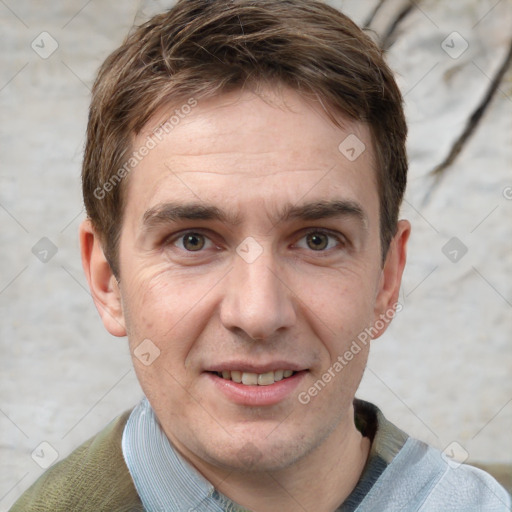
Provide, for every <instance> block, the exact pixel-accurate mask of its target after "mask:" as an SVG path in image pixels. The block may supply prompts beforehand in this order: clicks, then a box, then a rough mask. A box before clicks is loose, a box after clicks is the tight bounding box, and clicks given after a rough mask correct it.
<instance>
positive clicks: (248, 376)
mask: <svg viewBox="0 0 512 512" xmlns="http://www.w3.org/2000/svg"><path fill="white" fill-rule="evenodd" d="M215 373H216V375H218V376H219V377H221V378H223V379H225V380H231V381H233V382H236V383H237V384H244V385H246V386H270V385H272V384H274V383H276V382H279V381H281V380H283V379H287V378H289V377H291V376H292V375H293V374H294V373H295V372H294V371H293V370H274V371H268V372H265V373H252V372H242V371H238V370H223V371H221V372H215Z"/></svg>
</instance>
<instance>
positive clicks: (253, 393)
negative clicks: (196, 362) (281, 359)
mask: <svg viewBox="0 0 512 512" xmlns="http://www.w3.org/2000/svg"><path fill="white" fill-rule="evenodd" d="M288 364H289V363H288ZM240 368H241V367H240V366H238V367H236V368H235V367H233V370H235V369H240ZM245 368H249V367H248V366H245ZM253 368H254V367H253ZM257 368H258V369H257V370H250V369H247V370H244V371H248V372H249V371H252V372H254V373H265V370H264V368H265V367H259V366H258V367H257ZM262 368H263V369H262ZM266 368H269V369H268V370H266V371H270V369H276V367H275V366H274V363H273V365H272V367H268V366H267V367H266ZM280 368H283V367H280ZM284 368H286V369H287V370H288V369H289V370H291V369H292V368H290V367H289V366H284ZM223 369H224V370H229V367H226V366H223ZM215 371H221V370H211V371H210V370H208V371H207V372H206V373H205V374H204V375H205V376H206V378H207V379H209V381H210V382H211V384H212V385H213V386H214V387H215V389H216V390H217V391H219V392H220V393H222V394H223V395H224V396H225V397H226V398H227V399H228V400H229V401H230V402H233V403H235V404H237V405H245V406H252V407H256V406H270V405H276V404H278V403H279V402H282V401H283V400H285V399H286V398H288V397H289V396H290V395H292V394H293V392H294V391H295V390H296V389H297V387H298V386H299V384H300V383H301V381H302V379H303V378H304V377H305V376H306V374H307V373H308V370H294V371H295V372H296V373H294V374H293V375H292V376H291V377H288V378H286V379H283V380H280V381H278V382H274V384H270V385H268V386H246V385H245V384H239V383H237V382H233V381H232V380H227V379H223V378H222V377H219V376H218V375H216V374H215V373H211V372H215Z"/></svg>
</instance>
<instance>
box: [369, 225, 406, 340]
mask: <svg viewBox="0 0 512 512" xmlns="http://www.w3.org/2000/svg"><path fill="white" fill-rule="evenodd" d="M410 234H411V224H410V223H409V221H407V220H401V221H399V222H398V227H397V232H396V234H395V236H394V237H393V240H392V241H391V244H390V246H389V249H388V253H387V256H386V261H385V262H384V266H383V268H382V272H381V276H380V281H379V285H378V289H377V297H376V300H375V309H374V317H375V318H374V323H375V324H376V326H377V325H382V328H381V329H376V330H377V331H378V332H377V333H376V335H375V336H374V338H378V337H379V336H381V335H382V334H383V333H384V332H385V331H386V329H387V327H388V325H389V324H390V323H391V320H392V319H393V317H394V315H395V309H396V305H397V303H398V296H399V293H400V284H401V282H402V274H403V271H404V267H405V262H406V257H407V241H408V240H409V235H410ZM383 318H384V319H388V321H382V319H383ZM379 319H380V320H381V321H380V322H377V320H379Z"/></svg>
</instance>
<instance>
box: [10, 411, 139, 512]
mask: <svg viewBox="0 0 512 512" xmlns="http://www.w3.org/2000/svg"><path fill="white" fill-rule="evenodd" d="M130 413H131V411H126V412H125V413H124V414H122V415H121V416H119V417H118V418H116V419H115V420H113V421H112V422H111V423H110V424H109V425H108V426H107V427H106V428H105V429H104V430H102V431H101V432H99V433H98V434H96V435H95V436H94V437H92V438H91V439H89V440H88V441H86V442H85V443H84V444H82V445H81V446H80V447H79V448H77V449H76V450H75V451H73V452H72V453H71V455H69V456H68V457H67V458H66V459H64V460H62V461H61V462H59V463H57V464H55V465H54V466H52V467H51V468H50V469H48V470H47V471H46V472H45V473H44V474H43V475H42V476H41V477H40V478H39V479H38V480H37V481H36V482H35V483H34V484H33V485H32V486H31V487H30V488H29V489H28V490H27V491H26V492H25V493H24V494H23V495H22V496H21V497H20V498H19V500H18V501H17V502H16V503H15V504H14V506H13V507H12V508H11V510H10V512H49V511H51V512H71V511H72V512H139V511H144V507H143V506H142V503H141V501H140V498H139V496H138V494H137V491H136V489H135V486H134V484H133V480H132V478H131V476H130V473H129V471H128V468H127V466H126V463H125V462H124V458H123V452H122V448H121V439H122V436H123V430H124V426H125V424H126V422H127V420H128V417H129V416H130Z"/></svg>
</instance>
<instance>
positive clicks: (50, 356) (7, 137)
mask: <svg viewBox="0 0 512 512" xmlns="http://www.w3.org/2000/svg"><path fill="white" fill-rule="evenodd" d="M330 3H332V4H333V5H335V6H337V7H341V8H342V9H343V10H344V11H345V12H346V13H347V14H349V15H351V16H353V17H354V19H355V20H356V21H357V22H358V23H363V22H364V20H366V19H367V17H368V15H369V13H370V12H371V11H372V10H373V8H374V7H375V6H376V5H377V4H378V2H376V1H364V2H362V1H356V0H351V1H345V2H336V1H332V2H330ZM405 3H406V2H400V1H394V0H388V1H387V2H385V3H384V4H383V7H382V9H381V11H380V12H379V13H378V14H377V16H376V17H375V19H374V21H373V25H372V27H373V28H374V29H375V30H376V32H378V33H381V34H382V33H383V32H385V30H386V27H387V26H389V23H390V21H391V20H392V19H393V18H394V16H395V15H396V14H397V13H398V12H399V11H400V9H401V8H402V7H403V5H404V4H405ZM159 4H160V3H159V2H149V1H147V2H145V3H144V4H143V5H142V7H141V6H140V5H138V3H137V2H136V1H134V0H131V1H125V2H122V3H121V2H106V1H99V0H93V1H89V2H86V1H84V0H69V1H68V2H65V6H63V5H62V3H55V4H52V5H46V6H45V7H44V9H43V8H41V7H38V6H39V4H38V3H37V2H35V1H34V0H32V1H26V2H18V3H15V2H12V1H8V0H6V1H5V2H0V23H1V26H2V29H1V33H2V36H1V37H2V49H3V51H2V52H0V112H1V116H2V118H1V123H0V144H1V146H0V147H1V155H2V158H1V163H0V180H1V181H0V226H1V241H2V250H1V251H0V308H1V309H0V315H1V323H0V343H1V347H2V352H1V353H2V357H1V358H0V368H1V376H0V381H1V383H0V431H1V435H0V443H1V444H0V461H1V462H0V465H1V468H2V469H1V471H0V475H1V476H0V511H5V510H8V508H9V506H10V505H11V504H12V503H13V501H14V500H15V499H16V497H17V496H18V495H19V494H20V493H21V492H22V491H23V490H24V489H25V488H27V487H28V485H29V484H30V483H31V482H32V481H34V480H35V479H36V478H37V477H38V476H39V475H40V474H41V473H42V471H43V469H41V468H40V467H39V466H38V465H37V464H36V463H35V462H34V460H33V459H32V458H31V453H32V451H33V450H34V449H35V448H36V447H37V446H39V444H40V443H41V442H43V441H46V442H48V443H50V445H51V446H52V447H54V449H55V450H56V451H57V452H58V454H59V456H60V457H63V456H65V455H66V454H67V453H68V452H69V451H71V449H72V448H74V447H75V446H77V445H78V444H79V443H80V442H81V441H83V440H85V439H86V438H88V437H89V436H90V435H92V434H93V433H95V432H96V431H98V430H99V429H100V428H101V427H102V426H103V425H105V424H106V423H107V422H108V421H109V420H110V419H112V418H113V417H114V416H115V415H117V414H118V413H119V412H121V411H123V410H125V409H127V408H129V407H131V406H132V405H133V404H134V403H135V402H136V401H137V400H138V399H139V397H140V396H141V392H140V389H139V387H138V384H137V381H136V378H135V375H134V373H133V371H132V369H131V362H130V358H129V354H128V350H127V343H126V340H125V339H116V338H113V337H111V336H110V335H109V334H107V333H106V331H105V330H104V329H103V326H102V324H101V322H100V320H99V317H98V315H97V313H96V310H95V308H94V306H93V303H92V300H91V297H90V296H89V292H88V289H87V284H86V281H85V279H84V277H83V275H82V269H81V264H80V259H79V251H78V242H77V227H78V225H79V222H80V220H81V219H82V218H83V211H82V203H81V193H80V183H79V172H80V162H81V157H82V146H83V142H84V132H85V126H86V116H87V107H88V102H89V94H90V91H89V88H90V86H91V83H92V80H93V77H94V74H95V71H96V69H97V68H98V66H99V65H100V63H101V62H102V61H103V59H104V58H105V57H106V56H107V54H108V53H109V52H110V51H112V50H113V49H114V48H115V47H116V46H118V45H119V44H120V42H121V41H122V39H123V37H124V35H125V34H126V32H127V30H128V28H129V27H130V26H131V24H132V23H133V20H134V19H135V18H136V17H137V19H140V18H141V17H143V16H144V15H145V14H149V13H150V12H151V11H152V10H154V9H155V7H154V6H155V5H156V6H157V7H158V5H159ZM418 5H419V6H418V7H413V8H412V9H411V11H410V12H409V14H408V16H406V17H405V18H404V20H403V22H402V23H401V24H400V25H399V26H398V27H397V29H396V31H395V32H394V39H396V41H395V42H394V44H392V46H391V48H390V50H389V61H390V63H391V65H392V67H393V68H394V69H395V70H396V71H397V73H398V74H399V81H400V85H401V87H402V89H403V91H404V94H405V100H406V106H407V114H408V117H409V124H410V138H409V152H410V158H411V168H410V178H409V189H408V193H407V198H406V202H405V204H404V209H403V216H404V217H406V218H408V219H410V220H411V222H412V224H413V236H412V239H411V243H410V253H409V263H408V268H407V271H406V273H405V277H404V283H403V289H402V293H401V302H402V304H403V306H404V308H403V311H402V312H401V313H400V314H399V315H398V316H397V318H396V319H395V321H394V322H393V324H392V326H391V328H390V330H389V332H388V333H387V334H386V335H385V336H384V337H383V338H381V339H380V340H377V341H376V342H374V346H373V348H372V350H373V351H372V355H371V358H370V362H369V365H368V369H367V372H366V375H365V378H364V380H363V384H362V387H361V390H360V396H361V397H362V398H366V399H369V400H371V401H373V402H375V403H377V404H378V405H379V406H380V407H381V408H382V409H383V411H384V412H385V414H386V415H387V416H388V417H389V418H390V419H391V420H392V421H394V422H395V423H397V424H398V425H399V426H400V427H401V428H403V429H404V430H406V431H408V432H409V433H410V434H412V435H415V436H416V437H419V438H422V439H425V440H427V441H428V442H430V443H432V444H434V445H436V446H438V447H440V448H444V447H446V446H447V445H449V444H450V443H452V442H454V441H456V442H457V443H459V445H458V446H459V448H458V450H459V452H460V453H463V452H462V450H466V451H467V452H468V454H469V458H470V460H473V461H490V462H509V463H510V462H511V460H512V436H511V435H510V432H511V431H512V381H511V378H510V375H511V370H512V348H511V344H510V338H511V334H512V280H511V278H510V276H511V275H512V250H511V249H512V199H511V198H512V188H510V187H512V173H511V168H512V166H511V164H512V144H511V142H512V140H511V139H512V115H511V114H512V86H511V72H510V70H509V71H508V72H507V74H506V76H505V78H504V80H503V81H502V82H501V84H500V87H499V90H498V91H497V93H496V95H495V97H494V99H493V101H492V103H491V104H490V106H489V108H488V109H487V111H486V113H485V116H484V118H483V119H482V122H481V124H480V125H479V126H478V128H477V130H476V132H475V133H474V135H473V137H472V138H471V139H470V140H469V142H468V144H467V146H466V147H465V148H464V150H463V151H462V153H461V154H460V155H459V156H458V158H457V159H456V161H455V163H454V164H453V165H452V166H451V167H450V168H449V169H448V170H447V172H446V175H445V178H444V179H443V180H442V181H441V182H440V184H439V185H438V186H437V188H436V189H435V190H434V191H433V192H432V194H431V196H430V200H429V201H428V202H426V203H425V201H424V199H425V195H426V192H427V191H428V190H429V187H431V185H432V179H431V178H430V177H429V171H430V170H431V169H433V168H434V167H435V166H436V165H437V164H438V163H440V162H441V161H442V160H443V158H444V157H445V156H446V155H447V153H448V152H449V150H450V148H451V145H452V144H453V142H454V140H456V138H457V137H458V135H459V134H460V133H461V132H462V130H463V129H464V126H465V122H466V120H467V118H468V117H469V115H470V113H471V112H472V111H473V110H474V109H475V108H476V106H477V105H478V104H479V102H480V101H481V99H482V97H483V96H484V94H485V91H486V89H487V87H488V86H489V83H490V80H491V79H492V76H493V74H494V73H495V72H496V70H497V69H498V67H499V65H500V63H501V62H502V60H503V58H504V56H505V53H506V51H507V47H508V45H509V44H510V41H509V40H510V38H511V32H510V26H511V21H512V4H511V2H510V0H502V1H501V2H498V3H496V2H495V1H494V0H492V1H491V0H489V1H487V0H486V1H481V0H478V1H477V0H466V1H464V2H450V3H448V2H438V1H435V0H429V1H424V2H422V3H420V4H418ZM493 6H494V7H493ZM42 32H48V34H50V36H47V35H45V34H43V35H40V34H41V33H42ZM454 32H457V33H458V34H460V36H461V37H462V38H463V39H461V38H459V36H457V35H455V34H453V33H454ZM447 36H450V37H449V38H448V39H446V38H447ZM53 40H54V41H55V42H56V44H58V47H57V48H56V50H55V51H54V53H52V54H51V55H49V56H48V55H47V54H48V53H50V51H51V50H52V45H55V43H53ZM443 41H445V43H444V44H443V43H442V42H443ZM464 41H466V42H467V44H468V47H467V49H466V50H465V51H464V52H463V53H462V54H461V55H460V56H458V53H460V52H461V51H462V50H463V49H464V47H465V45H466V43H465V42H464ZM32 42H33V43H32ZM31 45H33V47H32V46H31ZM443 47H444V49H443ZM445 50H446V51H445ZM447 51H448V53H447ZM38 52H39V54H40V55H42V56H43V57H47V58H42V57H41V56H40V55H39V54H38ZM449 53H451V55H449ZM507 187H508V188H507ZM43 237H47V238H48V239H49V240H51V242H52V243H53V244H54V245H55V247H56V248H57V249H58V252H57V253H56V254H55V255H54V256H53V257H52V258H51V259H50V260H49V261H48V262H47V263H43V262H41V261H39V259H37V258H36V256H35V255H34V254H33V252H32V250H33V247H34V246H35V245H36V244H37V243H38V242H39V241H40V239H41V238H43ZM453 237H457V238H458V239H459V240H460V242H461V243H462V244H464V246H465V247H467V253H466V254H465V255H464V256H463V257H462V258H460V255H461V254H462V252H460V249H458V250H459V253H458V255H457V257H458V261H456V262H452V261H450V259H449V258H448V257H447V256H446V255H445V254H444V253H443V247H444V246H445V244H446V243H447V242H448V241H449V240H450V239H451V238H453ZM452 243H453V242H452ZM36 247H39V246H36ZM39 250H41V248H40V247H39ZM450 251H453V247H450V246H448V250H446V249H445V252H446V253H447V254H448V256H450ZM36 252H37V251H36ZM453 256H454V254H453V252H452V255H451V257H452V259H453ZM46 454H51V452H50V451H49V449H46Z"/></svg>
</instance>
